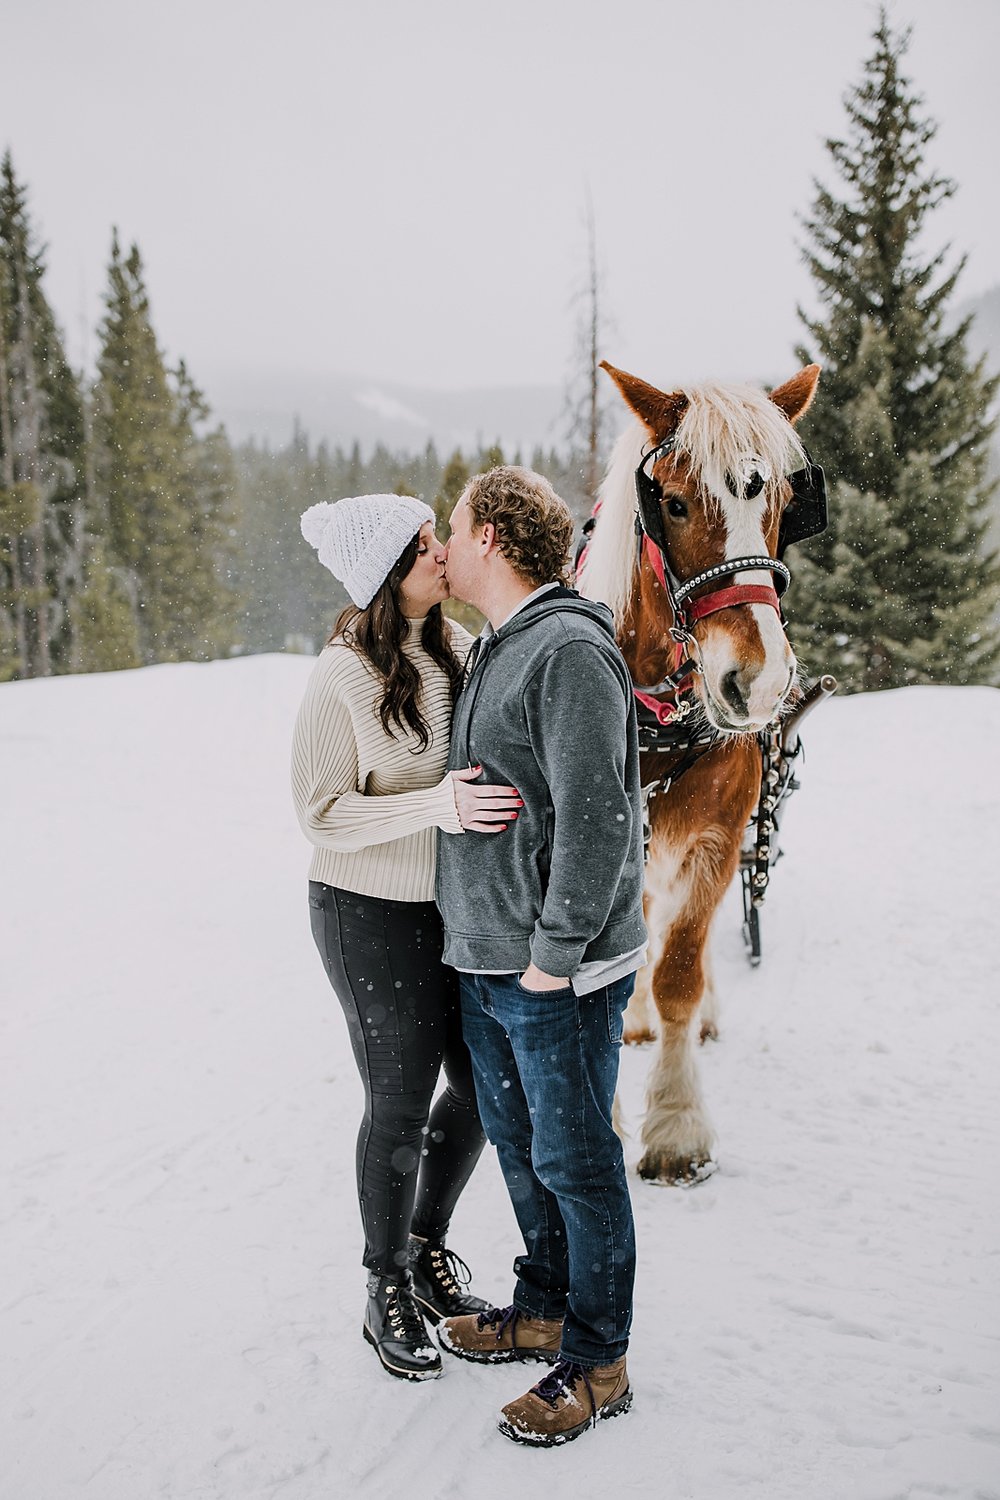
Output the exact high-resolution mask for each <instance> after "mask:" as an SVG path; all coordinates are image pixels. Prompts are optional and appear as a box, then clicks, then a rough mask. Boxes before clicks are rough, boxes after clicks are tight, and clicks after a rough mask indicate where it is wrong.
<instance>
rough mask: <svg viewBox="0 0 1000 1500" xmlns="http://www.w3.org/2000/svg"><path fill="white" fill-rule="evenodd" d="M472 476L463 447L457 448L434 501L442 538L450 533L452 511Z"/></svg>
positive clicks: (450, 459) (446, 465)
mask: <svg viewBox="0 0 1000 1500" xmlns="http://www.w3.org/2000/svg"><path fill="white" fill-rule="evenodd" d="M471 477H472V476H471V474H470V472H469V466H468V464H467V463H466V461H465V456H464V455H463V453H462V450H461V448H456V449H455V451H454V453H453V454H452V455H451V457H450V458H449V460H448V462H447V463H446V464H445V466H444V472H443V473H442V475H441V482H440V484H439V485H438V489H437V494H436V495H435V496H434V499H433V501H432V504H433V507H434V514H435V516H436V517H437V529H438V536H439V537H441V538H442V540H443V539H444V538H445V537H447V535H448V530H449V524H450V522H451V513H452V511H453V510H454V509H455V506H456V505H457V503H458V497H459V495H461V493H462V491H463V490H464V489H465V486H466V485H467V484H468V482H469V480H470V478H471Z"/></svg>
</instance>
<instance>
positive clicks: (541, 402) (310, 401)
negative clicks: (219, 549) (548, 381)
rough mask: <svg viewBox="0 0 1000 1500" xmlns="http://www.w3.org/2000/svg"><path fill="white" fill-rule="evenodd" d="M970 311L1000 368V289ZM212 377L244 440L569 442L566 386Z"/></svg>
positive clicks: (409, 445) (975, 342)
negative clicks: (455, 386) (455, 387)
mask: <svg viewBox="0 0 1000 1500" xmlns="http://www.w3.org/2000/svg"><path fill="white" fill-rule="evenodd" d="M969 313H971V314H972V316H973V323H972V327H971V329H970V331H969V348H970V352H971V353H972V354H973V355H974V356H975V355H978V354H981V353H985V354H986V356H987V360H988V365H989V368H990V370H991V371H998V370H1000V285H997V286H994V287H991V288H990V289H989V290H988V291H986V292H983V293H981V294H980V295H979V296H977V297H972V298H969V299H967V300H966V301H965V302H964V303H962V304H960V305H959V306H958V307H957V308H956V310H955V321H956V322H957V321H958V320H959V319H960V318H962V317H965V316H966V315H967V314H969ZM203 378H204V381H205V388H206V390H207V392H208V396H209V400H210V402H211V405H212V409H213V411H214V412H215V414H216V415H217V416H218V417H219V418H220V420H221V421H223V422H224V423H225V426H226V430H227V431H228V433H229V436H230V439H231V440H232V441H233V442H234V443H245V442H248V441H250V440H251V439H253V440H255V441H256V442H258V443H259V444H261V445H263V446H267V447H271V448H280V447H283V446H284V445H285V444H286V443H287V442H288V441H289V440H290V438H291V436H292V433H293V431H294V430H295V426H296V423H297V424H298V426H299V427H300V429H302V430H303V431H304V432H305V433H306V434H307V435H308V437H309V439H310V440H311V441H312V442H313V443H320V442H326V443H327V444H329V445H330V446H331V447H336V446H338V445H339V446H340V447H341V448H344V449H349V448H350V447H351V446H352V444H353V443H355V442H357V443H359V444H360V445H361V448H362V451H364V452H369V451H370V450H371V449H372V448H373V447H374V446H375V445H376V443H382V444H384V446H385V447H387V448H389V449H390V450H392V451H393V452H407V453H417V452H419V451H420V450H421V449H423V448H424V447H425V446H426V444H427V443H428V441H430V440H432V439H433V441H434V444H435V446H436V447H437V449H438V451H439V452H440V453H442V454H447V453H449V452H450V451H451V450H452V449H454V448H463V449H465V450H466V451H468V450H470V449H475V448H476V447H478V446H484V447H486V446H489V445H490V444H491V443H494V442H499V443H500V444H501V446H502V447H503V449H504V452H505V453H506V454H508V455H509V456H513V455H514V454H515V453H517V452H520V454H521V456H522V457H523V458H524V459H528V458H530V456H531V453H532V451H533V449H535V448H536V447H539V446H541V447H544V448H551V447H557V448H563V447H564V446H565V444H566V429H567V422H566V413H565V402H566V397H565V391H564V390H563V389H562V388H561V387H560V386H557V385H525V386H493V387H481V388H479V389H476V390H464V391H438V390H424V389H421V388H420V387H418V386H411V385H405V384H402V383H400V382H398V381H394V380H373V379H368V378H365V377H362V376H352V375H302V374H286V375H280V374H277V375H272V374H253V373H245V372H239V371H231V370H230V371H225V370H219V371H217V372H216V373H215V374H214V375H212V374H211V372H209V373H208V375H206V376H203Z"/></svg>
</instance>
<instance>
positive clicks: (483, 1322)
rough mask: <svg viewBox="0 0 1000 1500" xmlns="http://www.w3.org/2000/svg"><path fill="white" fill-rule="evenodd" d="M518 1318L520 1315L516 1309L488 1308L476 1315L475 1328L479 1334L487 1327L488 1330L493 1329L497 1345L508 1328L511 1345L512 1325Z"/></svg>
mask: <svg viewBox="0 0 1000 1500" xmlns="http://www.w3.org/2000/svg"><path fill="white" fill-rule="evenodd" d="M520 1316H521V1314H520V1312H519V1311H518V1309H517V1308H516V1307H488V1308H487V1309H486V1311H485V1312H481V1313H478V1314H477V1316H476V1327H477V1328H478V1329H479V1332H480V1333H482V1331H483V1329H484V1328H485V1327H486V1326H487V1325H489V1327H490V1328H495V1329H496V1331H497V1343H498V1344H499V1342H500V1340H501V1339H502V1338H503V1336H504V1333H505V1331H506V1330H507V1329H508V1328H510V1341H511V1343H512V1344H513V1342H514V1325H515V1324H516V1323H517V1320H518V1318H519V1317H520Z"/></svg>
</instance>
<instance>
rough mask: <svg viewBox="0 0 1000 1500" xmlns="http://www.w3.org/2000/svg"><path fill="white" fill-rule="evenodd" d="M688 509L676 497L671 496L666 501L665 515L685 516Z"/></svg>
mask: <svg viewBox="0 0 1000 1500" xmlns="http://www.w3.org/2000/svg"><path fill="white" fill-rule="evenodd" d="M687 513H688V508H687V506H686V505H685V504H684V501H683V500H678V498H677V496H676V495H671V496H670V498H669V500H668V501H667V514H668V515H671V516H686V515H687Z"/></svg>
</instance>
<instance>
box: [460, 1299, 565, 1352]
mask: <svg viewBox="0 0 1000 1500" xmlns="http://www.w3.org/2000/svg"><path fill="white" fill-rule="evenodd" d="M437 1335H438V1343H439V1344H440V1345H441V1348H442V1349H446V1350H447V1351H448V1353H449V1354H457V1355H458V1357H459V1359H474V1360H475V1361H476V1362H477V1363H478V1364H481V1365H501V1364H508V1363H509V1362H510V1361H511V1360H515V1359H541V1360H545V1361H546V1362H547V1363H548V1364H550V1365H554V1364H555V1362H556V1360H557V1359H558V1358H559V1344H560V1341H561V1339H562V1319H561V1318H529V1317H526V1316H525V1314H524V1313H523V1312H521V1311H519V1309H518V1308H516V1307H491V1308H488V1309H487V1311H486V1312H481V1313H469V1314H468V1315H467V1316H465V1317H461V1318H445V1320H444V1322H443V1323H441V1324H439V1325H438V1331H437Z"/></svg>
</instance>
